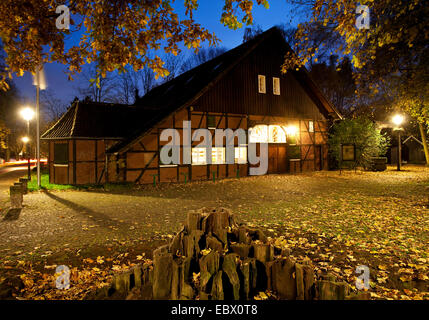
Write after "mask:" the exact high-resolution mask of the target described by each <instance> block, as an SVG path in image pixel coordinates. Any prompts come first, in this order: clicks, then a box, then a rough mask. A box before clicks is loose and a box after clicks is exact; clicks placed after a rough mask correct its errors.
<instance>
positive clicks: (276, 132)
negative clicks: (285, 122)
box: [268, 125, 286, 143]
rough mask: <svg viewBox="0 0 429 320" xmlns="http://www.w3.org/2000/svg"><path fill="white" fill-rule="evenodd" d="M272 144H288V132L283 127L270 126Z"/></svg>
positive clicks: (269, 140)
mask: <svg viewBox="0 0 429 320" xmlns="http://www.w3.org/2000/svg"><path fill="white" fill-rule="evenodd" d="M268 142H271V143H286V130H285V128H283V127H281V126H275V125H273V126H269V139H268Z"/></svg>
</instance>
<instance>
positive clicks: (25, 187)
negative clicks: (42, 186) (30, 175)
mask: <svg viewBox="0 0 429 320" xmlns="http://www.w3.org/2000/svg"><path fill="white" fill-rule="evenodd" d="M19 182H20V183H22V190H23V192H24V194H27V192H28V179H27V178H19Z"/></svg>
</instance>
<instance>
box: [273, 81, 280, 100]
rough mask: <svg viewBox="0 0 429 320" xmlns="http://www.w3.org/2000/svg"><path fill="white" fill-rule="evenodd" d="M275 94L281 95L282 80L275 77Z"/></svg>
mask: <svg viewBox="0 0 429 320" xmlns="http://www.w3.org/2000/svg"><path fill="white" fill-rule="evenodd" d="M273 94H275V95H276V96H279V95H280V78H276V77H273Z"/></svg>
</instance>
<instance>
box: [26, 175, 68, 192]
mask: <svg viewBox="0 0 429 320" xmlns="http://www.w3.org/2000/svg"><path fill="white" fill-rule="evenodd" d="M40 189H47V190H71V189H77V187H76V186H72V185H69V184H55V183H50V182H49V174H47V173H42V174H41V176H40V188H39V186H38V185H37V174H32V175H31V181H29V182H28V190H29V191H36V190H40Z"/></svg>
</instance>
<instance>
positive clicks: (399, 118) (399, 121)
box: [392, 114, 404, 127]
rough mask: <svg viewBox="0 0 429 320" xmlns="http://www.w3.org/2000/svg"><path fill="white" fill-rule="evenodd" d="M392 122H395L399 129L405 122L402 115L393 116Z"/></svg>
mask: <svg viewBox="0 0 429 320" xmlns="http://www.w3.org/2000/svg"><path fill="white" fill-rule="evenodd" d="M392 122H393V123H394V124H395V125H396V126H397V127H399V126H400V125H401V124H402V122H404V117H403V116H402V115H400V114H397V115H395V116H393V118H392Z"/></svg>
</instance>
